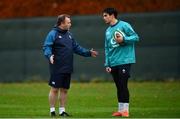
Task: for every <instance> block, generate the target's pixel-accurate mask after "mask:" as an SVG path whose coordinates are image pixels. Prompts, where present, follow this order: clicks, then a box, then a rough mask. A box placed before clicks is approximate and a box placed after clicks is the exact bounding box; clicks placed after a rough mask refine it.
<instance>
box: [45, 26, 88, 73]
mask: <svg viewBox="0 0 180 119" xmlns="http://www.w3.org/2000/svg"><path fill="white" fill-rule="evenodd" d="M43 51H44V55H45V56H46V58H48V60H49V58H50V56H51V55H54V64H51V63H49V64H50V71H51V74H59V73H72V72H73V53H76V54H78V55H81V56H84V57H90V56H91V53H90V50H87V49H85V48H83V47H81V46H80V45H79V44H78V43H77V42H76V41H75V40H74V38H73V36H72V34H71V33H70V32H69V31H67V30H62V29H60V28H58V27H54V28H53V29H52V30H51V31H50V32H49V33H48V35H47V37H46V39H45V42H44V45H43Z"/></svg>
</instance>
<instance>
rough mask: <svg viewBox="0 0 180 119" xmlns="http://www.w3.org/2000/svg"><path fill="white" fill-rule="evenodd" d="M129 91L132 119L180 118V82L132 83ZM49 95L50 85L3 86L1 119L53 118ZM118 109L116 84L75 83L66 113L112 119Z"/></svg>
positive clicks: (0, 85)
mask: <svg viewBox="0 0 180 119" xmlns="http://www.w3.org/2000/svg"><path fill="white" fill-rule="evenodd" d="M129 90H130V117H132V118H139V117H140V118H146V117H152V118H157V117H161V118H166V117H170V118H174V117H176V118H178V117H180V82H130V83H129ZM48 93H49V86H48V85H47V83H12V84H3V83H2V84H0V117H7V118H15V117H17V118H49V104H48ZM57 104H58V102H57ZM116 110H117V98H116V89H115V86H114V83H72V85H71V89H70V90H69V95H68V103H67V107H66V111H67V112H69V113H70V114H72V115H73V118H80V117H82V118H112V116H111V114H112V112H113V111H116ZM56 112H58V106H57V108H56Z"/></svg>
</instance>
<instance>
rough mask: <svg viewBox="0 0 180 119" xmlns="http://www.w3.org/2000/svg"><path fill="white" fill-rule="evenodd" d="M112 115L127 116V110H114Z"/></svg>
mask: <svg viewBox="0 0 180 119" xmlns="http://www.w3.org/2000/svg"><path fill="white" fill-rule="evenodd" d="M112 116H116V117H118V116H122V117H129V112H127V111H124V112H114V113H113V114H112Z"/></svg>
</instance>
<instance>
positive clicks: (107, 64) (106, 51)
mask: <svg viewBox="0 0 180 119" xmlns="http://www.w3.org/2000/svg"><path fill="white" fill-rule="evenodd" d="M108 51H109V50H108V44H107V40H106V39H105V63H104V66H105V67H109V59H108Z"/></svg>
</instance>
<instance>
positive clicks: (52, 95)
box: [49, 87, 59, 107]
mask: <svg viewBox="0 0 180 119" xmlns="http://www.w3.org/2000/svg"><path fill="white" fill-rule="evenodd" d="M58 90H59V89H58V88H53V87H51V89H50V92H49V104H50V107H55V104H56V100H57V96H58Z"/></svg>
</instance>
